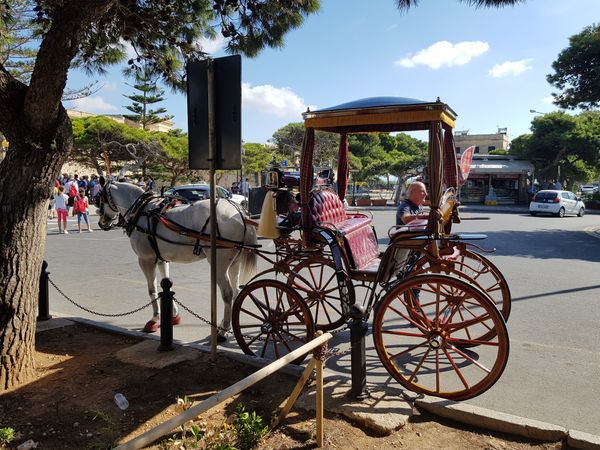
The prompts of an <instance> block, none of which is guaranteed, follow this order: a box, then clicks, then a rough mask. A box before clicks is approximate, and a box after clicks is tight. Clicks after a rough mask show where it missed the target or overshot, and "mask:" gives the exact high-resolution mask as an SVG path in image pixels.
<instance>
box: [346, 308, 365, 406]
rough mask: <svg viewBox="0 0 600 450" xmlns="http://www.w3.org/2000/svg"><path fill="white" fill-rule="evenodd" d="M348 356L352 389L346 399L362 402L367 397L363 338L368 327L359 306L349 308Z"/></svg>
mask: <svg viewBox="0 0 600 450" xmlns="http://www.w3.org/2000/svg"><path fill="white" fill-rule="evenodd" d="M350 317H352V320H351V321H350V346H351V347H350V356H351V361H352V363H351V364H352V388H351V389H350V392H348V397H350V398H353V399H355V400H364V399H365V398H368V397H369V390H368V389H367V356H366V350H365V337H366V335H367V332H368V331H369V325H368V324H367V321H366V320H365V310H364V309H363V308H362V307H361V306H359V305H352V307H351V308H350Z"/></svg>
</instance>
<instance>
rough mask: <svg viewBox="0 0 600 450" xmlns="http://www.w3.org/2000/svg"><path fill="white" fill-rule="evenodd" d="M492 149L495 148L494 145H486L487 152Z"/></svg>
mask: <svg viewBox="0 0 600 450" xmlns="http://www.w3.org/2000/svg"><path fill="white" fill-rule="evenodd" d="M492 150H496V146H495V145H488V152H490V151H492Z"/></svg>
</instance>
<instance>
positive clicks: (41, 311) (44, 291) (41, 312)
mask: <svg viewBox="0 0 600 450" xmlns="http://www.w3.org/2000/svg"><path fill="white" fill-rule="evenodd" d="M47 268H48V262H46V261H45V260H44V261H43V262H42V272H41V273H40V292H39V294H38V316H37V320H38V321H41V320H50V319H52V316H51V315H50V298H49V291H48V275H50V272H48V271H47V270H46V269H47Z"/></svg>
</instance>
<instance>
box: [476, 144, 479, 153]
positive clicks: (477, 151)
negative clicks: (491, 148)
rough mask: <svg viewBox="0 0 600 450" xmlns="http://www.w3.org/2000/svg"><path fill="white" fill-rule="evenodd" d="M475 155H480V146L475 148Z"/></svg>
mask: <svg viewBox="0 0 600 450" xmlns="http://www.w3.org/2000/svg"><path fill="white" fill-rule="evenodd" d="M475 153H479V145H478V146H477V147H475Z"/></svg>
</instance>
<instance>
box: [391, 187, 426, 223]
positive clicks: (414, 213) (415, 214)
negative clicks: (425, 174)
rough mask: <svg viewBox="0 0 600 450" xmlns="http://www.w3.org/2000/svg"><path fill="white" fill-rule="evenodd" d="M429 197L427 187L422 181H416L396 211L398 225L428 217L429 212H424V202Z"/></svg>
mask: <svg viewBox="0 0 600 450" xmlns="http://www.w3.org/2000/svg"><path fill="white" fill-rule="evenodd" d="M425 197H427V189H426V188H425V185H424V184H423V183H421V182H420V181H415V182H414V183H411V184H410V185H409V186H408V189H407V190H406V199H405V200H404V201H403V202H402V203H400V205H399V206H398V209H397V211H396V225H408V224H409V223H410V222H412V221H413V220H415V219H427V217H429V214H424V213H423V208H422V206H423V203H425Z"/></svg>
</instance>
